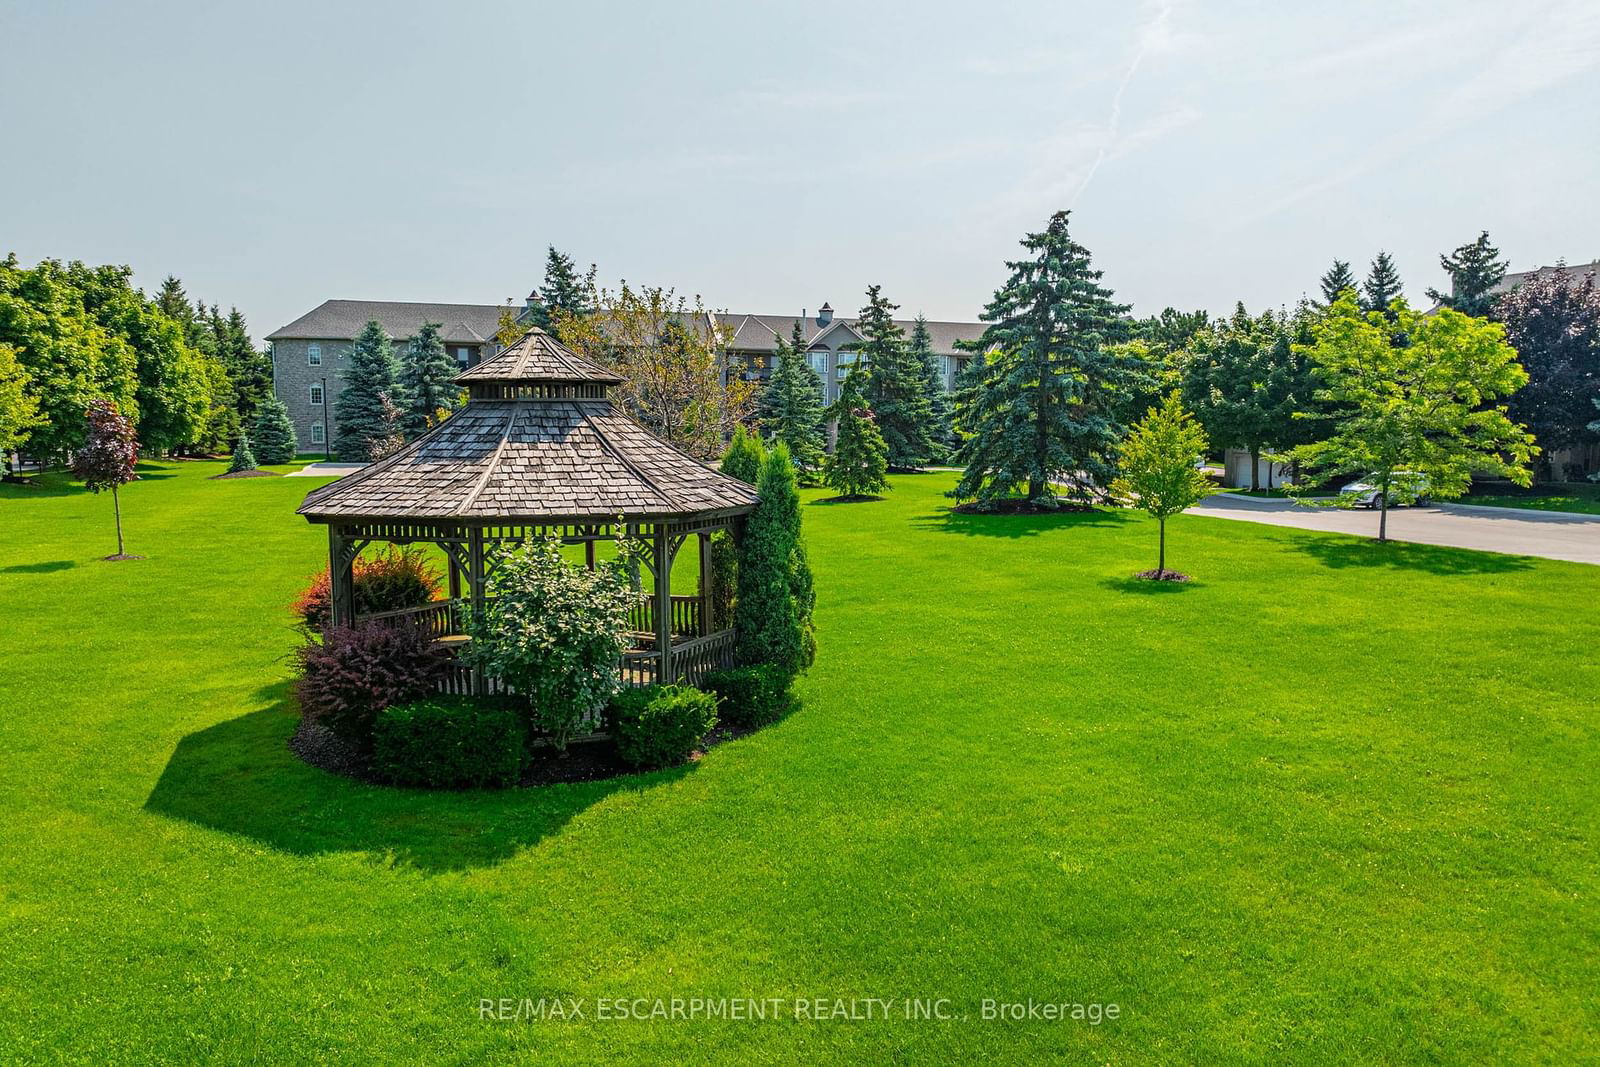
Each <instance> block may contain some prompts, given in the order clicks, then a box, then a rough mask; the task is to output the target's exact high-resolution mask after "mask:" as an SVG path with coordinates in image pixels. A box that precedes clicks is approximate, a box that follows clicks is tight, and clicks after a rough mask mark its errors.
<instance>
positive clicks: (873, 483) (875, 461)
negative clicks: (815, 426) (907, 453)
mask: <svg viewBox="0 0 1600 1067" xmlns="http://www.w3.org/2000/svg"><path fill="white" fill-rule="evenodd" d="M861 375H862V371H861V370H860V368H859V365H858V367H857V369H855V370H853V371H851V372H850V376H849V377H848V378H846V379H845V380H844V387H843V388H842V389H841V390H840V391H839V399H838V400H836V401H835V402H834V403H833V406H832V407H830V408H828V415H829V416H830V417H832V418H833V419H834V420H836V422H837V423H838V430H837V433H836V435H835V437H834V442H833V454H832V455H830V456H829V457H828V459H827V461H826V462H825V463H824V464H823V468H822V481H823V484H824V485H826V486H828V488H830V489H832V490H834V491H835V492H837V493H838V494H839V495H840V496H842V497H845V498H861V497H869V496H871V495H872V494H874V493H883V492H887V491H888V489H889V479H888V478H887V477H885V475H886V474H887V473H888V469H889V447H888V445H886V444H885V443H884V440H883V434H881V433H879V432H878V425H877V421H876V420H875V419H874V418H873V417H872V410H871V409H870V408H868V407H867V403H866V400H865V399H863V398H862V396H861Z"/></svg>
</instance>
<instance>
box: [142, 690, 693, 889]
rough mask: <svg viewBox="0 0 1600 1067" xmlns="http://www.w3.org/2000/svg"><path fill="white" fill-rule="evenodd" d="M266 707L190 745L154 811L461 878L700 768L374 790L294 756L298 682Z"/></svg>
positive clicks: (290, 848) (268, 694)
mask: <svg viewBox="0 0 1600 1067" xmlns="http://www.w3.org/2000/svg"><path fill="white" fill-rule="evenodd" d="M261 697H262V698H263V699H264V700H265V701H267V702H268V706H267V707H264V708H262V709H261V710H259V711H255V712H251V713H250V714H248V715H242V716H240V717H239V718H236V719H229V720H228V721H227V722H222V723H218V724H217V725H216V726H212V727H209V728H208V729H205V730H200V731H197V732H195V733H192V734H190V735H189V736H187V737H185V738H184V739H183V740H182V741H180V742H178V747H177V748H176V749H175V750H174V751H173V753H172V758H171V759H170V760H168V761H167V766H166V769H165V770H163V771H162V772H161V778H160V779H159V780H158V781H157V782H156V786H155V789H153V790H152V791H151V793H150V797H149V799H147V800H146V801H145V808H146V809H147V810H149V811H152V812H156V813H157V814H160V815H165V816H168V817H170V818H174V819H182V820H184V821H186V822H191V823H194V824H196V825H199V826H204V827H207V828H208V829H212V830H221V831H223V832H225V833H232V834H241V835H243V836H245V837H248V838H250V839H252V840H254V841H259V842H261V843H262V844H264V845H267V846H269V847H271V848H275V849H279V850H281V851H284V852H289V853H293V854H295V855H298V856H314V855H318V854H321V853H328V852H369V853H373V854H375V855H377V856H380V857H388V858H389V859H390V860H391V861H392V862H394V863H396V864H400V865H406V866H413V867H416V868H419V869H421V870H425V871H429V872H444V871H459V870H466V869H469V868H474V867H488V866H493V865H494V864H497V863H501V862H504V861H505V860H507V859H510V858H511V857H512V856H514V855H516V853H517V852H519V851H520V850H522V849H524V848H527V847H528V846H530V845H534V844H537V843H538V842H539V841H541V840H543V839H544V838H546V837H548V836H550V835H551V834H554V833H556V832H557V831H559V830H560V829H561V828H562V827H563V826H565V825H566V823H567V822H568V820H570V819H572V818H573V817H574V816H576V815H578V814H579V813H581V812H582V811H584V810H585V809H587V808H589V807H591V806H592V805H594V804H597V803H599V802H600V801H601V800H604V799H605V798H606V797H608V796H610V795H611V794H613V793H617V792H622V791H625V790H631V791H640V790H644V789H649V788H651V787H653V786H655V785H659V784H661V783H664V782H670V781H675V780H676V779H678V778H681V777H683V776H684V775H685V774H688V773H689V772H690V771H691V770H692V769H693V766H692V765H689V766H684V767H676V768H672V769H670V770H665V771H657V772H655V773H653V774H639V775H630V776H628V777H625V778H613V779H610V780H607V781H601V782H582V783H578V784H575V785H550V786H540V787H535V788H529V789H506V790H500V791H493V792H491V791H470V792H433V791H427V790H414V789H395V788H391V787H387V786H379V785H369V784H367V783H364V782H357V781H353V780H351V779H349V778H342V777H339V776H337V775H333V774H329V773H327V772H325V771H319V770H317V769H315V768H313V767H310V766H308V765H307V764H305V763H302V762H301V761H300V760H299V759H297V758H296V757H295V755H294V754H293V753H292V752H290V751H289V747H288V741H289V735H290V734H292V733H293V732H294V728H295V725H296V722H297V710H296V708H295V705H294V699H293V697H291V696H290V695H289V686H288V683H286V682H285V683H281V684H279V685H276V686H272V687H269V688H268V689H265V690H263V691H262V693H261Z"/></svg>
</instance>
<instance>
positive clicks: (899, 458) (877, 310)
mask: <svg viewBox="0 0 1600 1067" xmlns="http://www.w3.org/2000/svg"><path fill="white" fill-rule="evenodd" d="M880 290H881V287H880V286H876V285H869V286H868V287H867V306H866V307H864V308H862V309H861V314H860V316H859V317H858V318H857V319H856V329H857V330H858V331H859V332H860V333H861V335H862V342H861V346H860V348H858V349H857V350H856V353H857V354H856V359H857V365H858V366H864V369H865V373H866V381H865V382H864V384H863V386H862V395H863V396H864V397H865V399H866V401H867V404H868V406H870V407H871V408H872V412H873V415H874V416H876V418H877V423H878V430H879V432H880V433H882V434H883V441H884V444H885V445H887V446H888V448H889V465H890V466H891V467H898V468H902V469H904V468H908V467H916V466H920V465H921V464H923V463H925V462H927V460H928V457H929V456H930V455H932V454H933V439H932V437H931V435H930V433H929V430H930V428H931V425H932V422H933V408H932V406H931V404H930V402H929V399H930V398H929V396H928V394H927V391H926V384H925V378H926V369H925V368H924V367H922V366H920V365H919V364H918V362H917V361H916V360H915V359H913V357H912V355H911V351H910V349H909V348H908V347H907V346H906V341H905V331H904V330H902V329H901V328H900V327H899V325H897V324H896V323H895V321H894V319H893V318H892V317H891V315H892V313H893V312H894V310H895V308H897V307H899V305H898V304H891V303H889V301H888V300H886V299H884V297H883V294H882V292H881V291H880Z"/></svg>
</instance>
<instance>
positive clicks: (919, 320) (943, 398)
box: [906, 314, 954, 460]
mask: <svg viewBox="0 0 1600 1067" xmlns="http://www.w3.org/2000/svg"><path fill="white" fill-rule="evenodd" d="M906 349H907V351H908V352H909V353H910V356H911V359H912V360H914V361H915V362H916V364H917V365H918V366H920V367H921V368H922V392H923V395H924V396H926V397H927V398H928V436H929V438H931V439H932V441H933V451H932V452H931V453H930V454H929V458H930V459H935V460H942V459H944V458H946V456H947V455H948V452H949V449H950V447H951V445H952V444H953V443H954V442H953V440H952V438H951V431H950V414H951V412H950V391H949V390H948V389H946V388H945V387H944V371H943V368H942V367H941V366H940V360H939V356H938V354H937V353H935V352H934V350H933V334H931V333H930V332H928V320H927V319H926V318H925V317H923V316H922V315H920V314H919V315H918V316H917V317H916V320H915V321H914V322H912V324H911V336H910V337H909V338H907V339H906Z"/></svg>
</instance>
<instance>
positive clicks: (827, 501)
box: [806, 493, 884, 507]
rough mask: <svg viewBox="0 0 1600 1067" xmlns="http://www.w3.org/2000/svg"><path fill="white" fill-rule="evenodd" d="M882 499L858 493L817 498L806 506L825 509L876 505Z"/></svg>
mask: <svg viewBox="0 0 1600 1067" xmlns="http://www.w3.org/2000/svg"><path fill="white" fill-rule="evenodd" d="M883 499H884V498H883V497H881V496H872V495H870V494H863V493H858V494H856V495H855V496H824V497H818V498H817V499H816V500H813V501H811V502H810V503H809V504H807V505H806V506H807V507H819V506H822V507H826V506H831V505H833V504H876V503H879V502H880V501H882V500H883Z"/></svg>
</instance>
